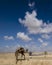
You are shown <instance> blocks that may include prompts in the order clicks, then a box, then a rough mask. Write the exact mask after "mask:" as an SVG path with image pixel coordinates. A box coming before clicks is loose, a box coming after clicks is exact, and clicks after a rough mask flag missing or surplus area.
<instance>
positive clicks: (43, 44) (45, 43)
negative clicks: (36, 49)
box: [40, 42, 48, 48]
mask: <svg viewBox="0 0 52 65" xmlns="http://www.w3.org/2000/svg"><path fill="white" fill-rule="evenodd" d="M46 46H48V43H47V42H43V43H42V44H41V45H40V47H42V48H43V47H46Z"/></svg>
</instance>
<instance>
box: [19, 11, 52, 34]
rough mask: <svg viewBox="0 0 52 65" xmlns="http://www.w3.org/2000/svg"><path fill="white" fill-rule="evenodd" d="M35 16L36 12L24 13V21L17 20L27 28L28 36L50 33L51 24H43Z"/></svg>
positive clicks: (51, 30) (51, 29)
mask: <svg viewBox="0 0 52 65" xmlns="http://www.w3.org/2000/svg"><path fill="white" fill-rule="evenodd" d="M36 16H37V13H36V11H32V13H29V12H26V15H25V17H24V19H23V20H22V19H21V18H19V22H20V23H21V24H23V25H24V26H25V27H27V30H28V32H29V33H30V34H40V33H46V34H47V33H51V32H52V23H49V24H46V23H43V20H39V19H38V18H37V17H36Z"/></svg>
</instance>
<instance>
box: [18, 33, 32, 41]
mask: <svg viewBox="0 0 52 65" xmlns="http://www.w3.org/2000/svg"><path fill="white" fill-rule="evenodd" d="M17 38H20V39H22V40H24V41H30V40H32V39H31V38H30V37H28V35H26V34H24V33H23V32H19V33H17Z"/></svg>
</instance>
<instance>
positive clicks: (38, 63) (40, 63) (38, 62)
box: [0, 53, 52, 65]
mask: <svg viewBox="0 0 52 65" xmlns="http://www.w3.org/2000/svg"><path fill="white" fill-rule="evenodd" d="M0 65H52V54H48V55H46V58H45V55H39V56H28V54H26V60H22V61H20V60H19V61H18V62H17V64H16V59H15V54H14V53H0Z"/></svg>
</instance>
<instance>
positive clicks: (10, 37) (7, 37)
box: [4, 36, 14, 40]
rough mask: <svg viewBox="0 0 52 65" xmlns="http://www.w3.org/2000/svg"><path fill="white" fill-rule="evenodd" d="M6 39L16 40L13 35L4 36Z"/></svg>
mask: <svg viewBox="0 0 52 65" xmlns="http://www.w3.org/2000/svg"><path fill="white" fill-rule="evenodd" d="M4 39H5V40H14V37H13V36H4Z"/></svg>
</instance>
